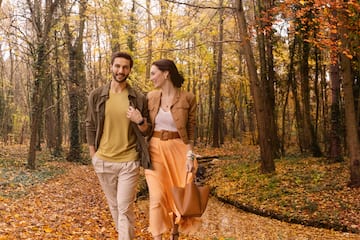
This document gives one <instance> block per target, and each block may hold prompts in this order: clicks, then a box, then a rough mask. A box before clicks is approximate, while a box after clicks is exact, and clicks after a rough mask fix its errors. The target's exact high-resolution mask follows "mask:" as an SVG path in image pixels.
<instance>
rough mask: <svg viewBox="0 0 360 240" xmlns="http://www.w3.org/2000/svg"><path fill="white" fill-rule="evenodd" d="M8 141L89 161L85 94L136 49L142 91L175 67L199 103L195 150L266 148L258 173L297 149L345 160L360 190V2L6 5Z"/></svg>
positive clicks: (1, 46)
mask: <svg viewBox="0 0 360 240" xmlns="http://www.w3.org/2000/svg"><path fill="white" fill-rule="evenodd" d="M0 5H1V12H0V19H1V25H0V39H1V42H0V79H1V81H0V83H1V89H0V135H1V142H2V143H3V144H25V145H27V146H28V156H27V166H28V168H30V169H35V168H36V163H37V162H36V153H37V151H38V150H40V149H41V148H42V147H43V148H47V149H49V150H50V151H51V153H52V154H53V155H54V156H58V155H66V157H67V159H68V161H73V162H81V161H83V159H84V158H87V152H86V150H85V151H84V148H83V146H84V144H86V139H85V131H84V118H85V111H86V99H87V95H88V93H89V92H90V91H91V90H92V89H94V88H95V87H97V86H100V85H102V84H104V83H105V82H107V81H109V80H110V79H111V78H110V74H109V73H110V70H109V65H110V64H109V60H110V56H111V53H112V52H114V51H117V50H121V51H127V52H130V53H131V54H132V55H133V57H134V59H135V65H134V69H133V71H132V74H131V78H130V83H131V84H132V85H133V86H135V87H136V88H139V89H141V90H142V91H143V92H145V93H146V92H148V91H149V90H151V89H152V88H153V86H152V84H151V82H150V81H149V69H150V66H151V63H152V61H154V60H157V59H160V58H170V59H173V60H174V61H175V62H176V64H177V65H178V67H179V68H180V70H181V71H182V73H183V75H184V76H185V79H186V84H185V88H186V90H188V91H191V92H193V93H194V94H195V95H196V97H197V103H198V114H197V130H196V138H195V142H196V144H197V145H199V146H211V147H221V146H223V145H224V143H225V142H239V143H241V144H251V145H258V146H259V147H260V163H261V168H260V170H261V172H262V173H271V172H274V171H275V169H276V166H275V161H274V160H275V159H278V158H281V157H282V156H285V155H286V154H287V153H289V152H293V151H296V152H300V153H301V154H304V155H311V156H315V157H320V156H322V157H325V158H326V159H327V160H328V162H329V163H336V162H342V161H348V162H349V168H350V177H349V186H352V187H358V186H360V143H359V133H360V121H359V118H360V103H359V98H360V94H359V93H360V81H359V77H360V61H359V57H360V55H359V54H360V49H359V46H360V39H359V36H360V35H359V34H360V27H359V26H360V21H359V19H360V15H359V14H360V4H359V2H358V1H352V0H346V1H330V0H302V1H294V0H271V1H262V0H256V1H248V0H233V1H226V0H217V1H213V0H209V1H199V0H193V1H190V0H189V1H188V0H132V1H130V0H128V1H125V0H47V1H41V0H35V1H30V0H12V1H8V0H1V1H0Z"/></svg>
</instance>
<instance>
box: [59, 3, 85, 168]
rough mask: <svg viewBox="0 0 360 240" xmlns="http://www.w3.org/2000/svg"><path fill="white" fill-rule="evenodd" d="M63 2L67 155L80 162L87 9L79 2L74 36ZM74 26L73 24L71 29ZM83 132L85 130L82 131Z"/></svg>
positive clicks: (69, 158)
mask: <svg viewBox="0 0 360 240" xmlns="http://www.w3.org/2000/svg"><path fill="white" fill-rule="evenodd" d="M66 6H68V4H66V3H65V2H63V3H62V10H63V14H64V16H67V19H66V21H65V24H64V29H65V44H66V46H67V50H68V57H69V59H68V67H69V81H68V94H69V102H70V106H69V124H70V150H69V153H68V155H67V160H68V161H81V160H82V159H81V152H82V150H81V144H80V142H81V135H80V133H81V131H80V127H82V129H83V130H84V129H85V127H84V126H83V125H82V126H81V124H80V122H82V123H84V122H85V121H80V119H81V116H82V117H83V118H84V115H85V114H84V113H85V111H84V106H85V105H86V104H85V103H86V101H85V89H86V87H85V86H86V84H85V62H84V52H83V37H84V29H85V19H86V18H85V12H86V7H87V0H81V1H79V22H78V25H77V26H78V29H77V31H76V34H77V36H74V35H73V34H75V33H74V32H75V30H73V29H71V26H70V23H69V21H70V19H69V12H70V11H69V10H67V9H66ZM75 25H76V24H75V23H74V24H73V25H72V27H74V26H75ZM83 132H85V130H84V131H83Z"/></svg>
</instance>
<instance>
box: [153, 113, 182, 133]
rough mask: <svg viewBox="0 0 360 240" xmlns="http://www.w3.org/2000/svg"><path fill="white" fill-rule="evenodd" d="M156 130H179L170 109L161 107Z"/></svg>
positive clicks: (156, 120)
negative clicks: (166, 110) (166, 109)
mask: <svg viewBox="0 0 360 240" xmlns="http://www.w3.org/2000/svg"><path fill="white" fill-rule="evenodd" d="M154 130H155V131H161V130H166V131H171V132H177V128H176V125H175V122H174V119H173V117H172V115H171V112H170V111H168V112H165V111H164V110H163V109H162V108H160V109H159V112H158V114H157V115H156V118H155V129H154Z"/></svg>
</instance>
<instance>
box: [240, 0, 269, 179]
mask: <svg viewBox="0 0 360 240" xmlns="http://www.w3.org/2000/svg"><path fill="white" fill-rule="evenodd" d="M235 6H236V17H237V20H238V22H239V32H240V36H241V39H242V44H243V48H244V52H245V57H246V61H247V66H248V71H249V77H250V86H251V93H252V95H253V98H254V103H255V111H256V120H257V127H258V131H259V145H260V156H261V171H262V173H271V172H274V171H275V162H274V158H273V150H272V149H271V147H272V144H271V143H270V141H271V139H272V138H271V136H270V131H268V129H267V127H266V125H267V124H266V121H267V119H266V116H265V114H266V111H265V106H264V101H265V100H264V99H263V95H262V92H263V89H262V86H261V82H260V81H259V79H258V76H257V70H256V64H255V59H254V55H253V51H252V48H251V44H250V37H249V34H248V32H247V29H248V27H247V23H246V19H245V14H244V10H243V6H242V1H241V0H235Z"/></svg>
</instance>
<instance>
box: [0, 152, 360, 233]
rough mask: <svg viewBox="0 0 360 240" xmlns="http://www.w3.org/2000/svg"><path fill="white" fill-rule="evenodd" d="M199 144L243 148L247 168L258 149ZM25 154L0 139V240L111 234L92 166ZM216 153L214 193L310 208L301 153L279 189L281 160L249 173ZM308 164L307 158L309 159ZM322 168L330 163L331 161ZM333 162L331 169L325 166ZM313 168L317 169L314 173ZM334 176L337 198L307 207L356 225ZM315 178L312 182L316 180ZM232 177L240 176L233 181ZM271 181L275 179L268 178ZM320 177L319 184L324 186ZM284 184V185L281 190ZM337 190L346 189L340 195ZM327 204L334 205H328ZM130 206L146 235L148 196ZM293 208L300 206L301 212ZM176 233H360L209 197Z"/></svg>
mask: <svg viewBox="0 0 360 240" xmlns="http://www.w3.org/2000/svg"><path fill="white" fill-rule="evenodd" d="M222 151H223V152H222ZM197 152H198V153H199V154H202V155H221V156H225V155H226V156H229V155H232V156H241V158H243V160H241V161H240V162H243V161H244V162H245V163H246V164H247V165H248V169H252V168H255V166H253V167H251V162H253V161H254V159H256V155H257V154H256V152H257V151H256V149H252V150H251V149H250V148H248V147H247V148H242V149H240V148H239V147H236V148H232V146H229V147H228V151H224V150H220V149H212V150H209V149H204V148H202V149H198V150H197ZM25 159H26V147H19V146H12V147H10V148H9V147H6V148H3V149H2V150H1V152H0V239H1V240H2V239H9V240H11V239H117V234H116V232H115V231H114V228H113V224H112V220H111V216H110V213H109V211H108V209H107V205H106V201H105V199H104V196H103V194H102V192H101V189H100V186H99V185H98V181H97V178H96V175H95V174H94V172H93V169H92V167H91V166H86V165H78V164H74V163H68V162H64V161H59V159H49V157H48V155H46V154H45V155H44V156H43V155H41V154H40V155H39V158H38V159H39V170H36V171H29V170H26V168H25ZM219 159H220V160H212V162H211V165H210V166H209V168H207V175H208V177H207V180H208V182H209V183H210V184H211V185H212V187H213V189H214V190H213V192H214V194H215V195H218V196H220V197H221V198H223V199H228V200H229V199H230V200H231V199H232V201H234V202H235V201H236V202H237V203H242V204H244V205H245V204H249V206H252V207H253V208H254V209H262V210H265V209H267V210H268V211H273V212H275V213H278V214H279V215H282V214H283V213H284V212H289V213H290V214H292V215H294V216H295V215H296V214H297V215H298V216H301V217H307V216H310V215H309V209H307V208H305V210H306V211H305V210H304V206H308V205H306V204H305V203H307V202H306V201H303V200H302V199H304V198H300V197H299V196H300V195H301V193H303V194H308V193H307V191H308V187H306V186H304V185H306V184H305V183H304V182H306V181H308V180H309V179H308V177H304V173H303V172H302V171H305V168H309V166H307V165H306V166H302V167H300V166H298V165H300V163H302V162H301V161H300V160H299V159H294V160H291V161H295V160H296V162H297V164H298V165H296V164H295V165H289V168H293V169H294V170H293V171H295V169H297V171H299V172H296V173H297V174H298V176H297V178H298V179H297V180H296V179H295V180H296V181H297V183H296V184H297V185H291V186H289V189H292V190H291V192H290V193H287V191H285V190H284V191H283V190H282V191H280V190H277V189H278V188H282V189H284V188H287V186H286V184H285V183H284V182H283V181H284V180H283V179H282V178H280V176H279V175H280V173H281V175H284V176H285V179H287V178H289V179H291V178H292V177H291V171H290V170H286V167H285V166H281V165H279V163H277V171H278V173H277V174H276V175H273V176H261V175H260V174H258V173H257V172H254V173H253V174H251V171H245V170H244V169H243V168H242V167H240V165H241V164H239V157H235V159H233V158H229V157H220V158H219ZM244 159H246V160H244ZM289 161H290V160H289ZM304 161H305V160H304ZM308 161H310V160H308ZM255 163H256V162H255ZM308 164H309V165H310V164H313V163H312V162H308ZM330 167H331V166H330ZM282 168H284V169H282ZM281 169H282V170H281ZM300 169H302V170H300ZM311 169H318V167H312V168H311ZM321 170H324V169H323V168H320V169H318V170H316V171H321ZM325 170H327V171H328V170H329V169H325ZM331 170H333V169H332V168H331ZM253 171H255V170H253ZM334 171H335V170H334ZM305 172H306V171H305ZM340 172H341V171H340V169H338V172H337V175H341V174H340ZM239 173H241V174H239ZM323 174H325V173H323ZM320 175H321V174H320ZM210 176H211V177H210ZM245 176H246V177H245ZM275 176H278V178H279V179H278V180H277V181H278V182H277V181H275V180H269V179H271V178H273V177H275ZM311 176H316V174H312V175H311ZM323 177H326V176H325V175H324V176H318V177H314V179H316V180H314V181H315V182H322V181H324V180H323ZM245 178H246V179H247V180H245ZM267 178H269V179H267ZM336 179H338V181H336V180H335V179H331V181H330V179H329V181H327V182H326V184H330V185H338V187H337V188H335V190H334V189H333V190H332V191H333V198H334V199H337V201H338V199H341V200H342V201H340V202H336V203H333V202H331V203H329V202H327V201H325V200H322V201H319V203H317V207H316V208H315V207H314V208H311V210H312V211H313V212H318V214H317V215H321V214H320V213H326V214H327V215H329V216H332V212H334V213H336V214H337V216H338V217H339V219H342V220H341V221H344V222H346V221H347V222H348V224H349V225H356V226H358V221H359V220H358V219H357V218H356V216H359V207H358V205H356V204H359V192H356V191H357V190H351V189H345V190H346V191H345V190H344V188H345V187H344V184H343V182H342V181H344V183H345V182H346V181H345V177H344V180H343V177H341V176H336ZM289 181H290V180H289ZM292 181H293V180H291V182H292ZM314 181H311V182H312V183H313V184H315V183H314ZM235 182H239V183H240V184H238V185H236V184H235ZM270 182H275V183H271V184H269V183H270ZM336 182H337V183H336ZM280 183H281V186H280V185H279V184H280ZM273 184H275V186H273V187H269V185H271V186H272V185H273ZM326 184H325V183H323V184H320V185H321V186H327V185H326ZM264 186H268V187H267V188H266V187H264ZM313 187H314V186H313ZM256 189H257V190H256ZM269 189H270V190H271V189H273V191H274V192H275V193H276V192H279V191H280V193H278V195H277V196H275V195H276V194H270V193H269V191H270V190H269ZM265 190H267V191H265ZM340 190H341V191H340ZM288 191H290V190H288ZM326 191H327V190H326V189H325V190H324V189H323V190H322V191H320V193H322V192H326ZM344 191H345V192H344ZM270 192H271V191H270ZM283 192H286V194H284V193H283ZM240 193H241V194H240ZM341 194H347V195H342V197H341ZM240 196H241V197H240ZM291 196H293V197H291ZM315 196H317V195H316V194H314V198H313V199H312V198H311V199H312V201H313V202H315V201H317V200H319V199H323V197H321V196H317V197H316V198H315ZM282 198H284V199H283V201H288V202H289V203H292V204H284V205H279V203H280V202H281V201H282V200H281V199H282ZM309 198H310V197H309ZM264 199H266V200H264ZM334 201H335V200H334ZM344 202H346V204H344ZM328 205H329V206H328ZM330 205H332V207H331V206H330ZM342 205H346V207H347V209H348V208H350V210H352V211H354V212H353V213H346V214H341V213H339V212H341V211H342V210H344V209H345V208H344V206H342ZM350 206H355V207H350ZM356 206H357V207H356ZM296 209H297V210H296ZM299 209H300V210H299ZM331 209H332V211H330V210H331ZM356 209H357V210H356ZM135 210H136V216H137V219H136V234H137V239H145V240H146V239H151V236H150V234H149V233H148V231H147V225H148V218H147V211H148V200H147V197H146V196H145V197H142V198H139V199H138V201H137V203H136V209H135ZM314 210H316V211H314ZM350 210H346V211H344V212H347V211H350ZM296 211H297V212H296ZM299 212H304V214H302V213H299ZM313 215H314V214H313ZM317 215H316V214H315V216H317ZM329 219H331V218H330V217H329ZM345 220H346V221H345ZM339 221H340V220H339ZM356 226H354V228H356ZM180 239H193V240H197V239H214V240H215V239H224V240H225V239H227V240H233V239H274V240H275V239H319V240H320V239H329V240H331V239H334V240H335V239H344V240H345V239H351V240H353V239H360V235H359V234H354V233H345V232H340V231H334V230H328V229H323V228H322V229H321V228H313V227H305V226H303V225H299V224H289V223H285V222H281V221H278V220H274V219H271V218H268V217H261V216H258V215H255V214H251V213H247V212H244V211H241V210H239V209H237V208H235V207H232V206H230V205H228V204H224V203H222V202H219V201H218V200H216V198H215V197H212V198H211V199H210V201H209V205H208V208H207V211H206V212H205V214H204V216H203V224H202V227H201V229H200V230H199V231H198V232H197V233H195V234H192V235H190V236H181V238H180Z"/></svg>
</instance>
